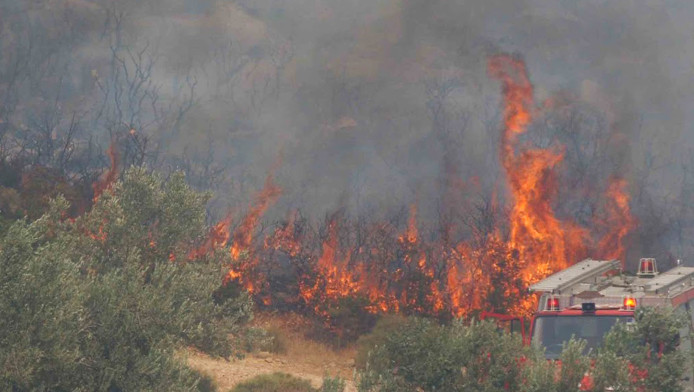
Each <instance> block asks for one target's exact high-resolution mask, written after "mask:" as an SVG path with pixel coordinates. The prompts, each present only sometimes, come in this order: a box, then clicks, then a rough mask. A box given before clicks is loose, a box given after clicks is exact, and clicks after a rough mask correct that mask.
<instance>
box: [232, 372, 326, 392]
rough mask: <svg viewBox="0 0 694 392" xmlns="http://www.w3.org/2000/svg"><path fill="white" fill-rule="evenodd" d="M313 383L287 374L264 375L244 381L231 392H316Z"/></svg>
mask: <svg viewBox="0 0 694 392" xmlns="http://www.w3.org/2000/svg"><path fill="white" fill-rule="evenodd" d="M315 391H316V389H314V388H313V387H312V386H311V383H310V382H309V381H307V380H303V379H300V378H297V377H294V376H292V375H290V374H286V373H279V372H278V373H272V374H262V375H260V376H256V377H253V378H252V379H250V380H248V381H244V382H242V383H240V384H238V385H237V386H235V387H234V388H232V389H231V391H230V392H315Z"/></svg>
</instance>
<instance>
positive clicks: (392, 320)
mask: <svg viewBox="0 0 694 392" xmlns="http://www.w3.org/2000/svg"><path fill="white" fill-rule="evenodd" d="M406 322H407V319H406V318H405V317H403V316H398V315H384V316H381V317H380V318H379V319H378V321H377V322H376V325H375V326H374V327H373V329H372V330H371V332H369V333H367V334H365V335H362V336H360V337H359V338H358V339H357V354H356V357H355V359H354V365H355V366H356V367H357V369H364V368H366V363H367V361H368V358H369V352H370V351H371V350H372V349H373V348H374V347H377V346H381V345H383V344H384V343H385V342H386V341H387V340H388V337H389V336H390V335H391V334H393V333H394V332H395V331H397V330H398V328H401V327H402V326H403V325H404V324H405V323H406Z"/></svg>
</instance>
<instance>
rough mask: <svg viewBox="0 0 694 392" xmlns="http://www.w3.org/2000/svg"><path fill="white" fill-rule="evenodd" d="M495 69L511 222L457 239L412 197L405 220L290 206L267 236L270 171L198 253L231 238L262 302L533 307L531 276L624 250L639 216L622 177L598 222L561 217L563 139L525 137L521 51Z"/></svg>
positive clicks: (238, 276)
mask: <svg viewBox="0 0 694 392" xmlns="http://www.w3.org/2000/svg"><path fill="white" fill-rule="evenodd" d="M488 70H489V75H490V76H491V77H492V78H494V79H496V80H498V81H499V82H500V83H501V88H502V100H503V103H502V104H503V124H502V126H501V132H502V137H501V141H500V146H499V160H500V162H501V164H502V168H503V170H504V173H505V178H506V181H507V182H506V187H505V189H506V190H507V192H508V196H509V197H508V200H509V204H510V205H509V206H508V215H507V216H508V222H507V224H506V225H504V226H503V227H495V228H493V230H491V232H486V233H474V234H473V236H474V238H472V239H467V240H466V241H459V242H451V240H450V238H449V236H448V235H438V236H436V235H432V236H427V239H426V240H425V239H424V238H423V235H422V230H421V228H420V227H419V222H418V218H417V209H418V206H417V205H416V204H412V205H411V206H410V209H409V216H408V219H407V222H406V225H405V227H403V228H398V227H395V226H393V225H392V224H390V223H379V222H376V223H370V224H366V223H363V222H362V223H355V222H351V221H349V220H348V219H346V218H344V217H343V216H342V214H340V213H336V214H333V215H332V216H330V217H328V218H326V221H325V223H324V225H323V226H322V228H321V229H320V230H318V231H317V232H312V231H311V230H309V229H307V224H306V222H305V221H303V220H301V219H298V218H297V216H298V214H297V212H296V211H293V212H292V213H290V214H289V217H288V219H287V220H286V221H285V222H283V223H282V224H280V225H279V226H278V227H277V228H275V229H274V231H272V232H270V233H268V234H267V235H266V236H265V237H262V236H259V234H258V233H257V231H258V223H259V221H260V219H261V218H262V216H263V214H264V213H265V211H266V210H267V209H268V208H269V206H271V205H272V204H273V203H274V202H275V201H276V200H277V199H278V198H279V196H280V194H281V189H280V188H279V187H278V186H277V185H276V184H275V183H274V180H273V176H272V175H269V176H268V178H267V180H266V182H265V186H264V188H263V189H262V190H261V191H260V192H259V193H258V195H257V196H256V197H255V199H254V202H253V203H252V204H251V206H250V207H249V211H248V213H247V214H246V215H245V216H244V217H243V218H242V219H241V221H240V223H239V224H238V226H237V227H236V229H235V230H233V234H230V233H231V229H230V227H231V218H230V216H228V217H227V218H226V219H225V220H223V221H222V222H220V223H219V224H217V225H216V226H215V227H214V228H213V229H212V230H211V232H210V235H209V237H208V238H207V240H206V241H205V242H204V243H203V244H202V245H201V246H200V248H199V249H198V250H196V251H195V252H192V253H191V258H198V257H202V256H204V255H205V254H207V253H209V252H210V251H212V250H214V249H217V248H221V247H225V246H227V242H229V241H231V243H230V244H229V246H230V250H229V252H230V254H229V258H230V265H231V269H230V271H229V273H228V275H227V278H226V281H225V282H226V283H228V284H239V285H240V286H241V287H243V288H245V289H246V290H248V292H249V293H251V295H253V297H254V298H255V299H256V302H257V303H258V304H259V305H261V306H276V307H280V308H281V307H291V308H292V309H304V310H305V311H307V312H310V313H312V314H315V315H318V316H320V317H322V318H324V319H325V320H327V321H328V322H329V321H330V318H331V317H332V316H331V312H330V311H329V309H330V308H331V306H339V304H340V303H341V302H342V301H361V302H359V303H360V304H361V305H360V306H361V308H362V310H363V311H366V312H371V313H405V314H421V315H430V316H435V317H442V318H450V317H466V316H470V315H474V314H476V313H477V312H479V311H480V310H487V311H495V312H506V313H511V314H519V315H523V314H528V313H529V312H531V311H532V310H533V308H534V307H535V298H534V297H530V296H528V294H527V293H526V292H527V290H526V289H527V287H528V286H529V285H530V284H532V283H534V282H536V281H538V280H539V279H542V278H544V277H546V276H547V275H549V274H551V273H553V272H555V271H558V270H560V269H563V268H566V267H567V266H569V265H571V263H573V262H575V261H577V260H580V259H581V258H582V257H585V256H589V255H590V256H592V257H602V258H623V257H624V253H625V250H624V247H625V238H626V236H627V235H628V233H629V232H630V231H631V230H632V229H633V228H634V227H635V225H636V222H635V220H634V218H633V217H632V216H631V213H630V209H629V197H628V194H627V191H626V188H627V183H626V181H624V180H622V179H614V180H613V181H612V182H611V183H610V185H609V187H608V189H607V192H606V196H605V212H606V215H607V217H606V218H605V219H604V220H602V221H601V222H598V223H599V224H598V223H596V227H597V226H600V227H602V231H600V232H599V233H594V232H592V231H591V230H589V229H588V228H586V227H582V226H580V225H578V224H577V223H575V222H572V221H567V220H562V219H560V218H558V217H557V216H556V215H555V213H554V210H553V204H554V203H555V197H556V195H557V193H558V192H557V191H558V187H559V183H558V176H557V173H556V170H557V168H559V167H560V166H561V164H562V160H563V157H564V153H563V148H562V146H560V145H556V146H553V147H550V148H545V149H542V148H537V147H534V146H532V145H530V144H529V143H527V142H524V141H523V136H524V135H525V134H526V133H527V131H528V127H529V126H530V125H531V124H532V121H533V117H534V113H536V112H537V110H536V108H535V103H534V97H533V86H532V84H531V82H530V80H529V77H528V73H527V70H526V66H525V63H524V62H523V61H522V60H521V59H520V58H518V57H514V56H509V55H498V56H494V57H491V58H490V59H489V62H488ZM461 189H462V188H461ZM492 204H493V208H498V207H497V206H496V202H494V203H492ZM358 225H360V226H359V227H357V226H358ZM259 237H261V238H259ZM432 238H433V239H432Z"/></svg>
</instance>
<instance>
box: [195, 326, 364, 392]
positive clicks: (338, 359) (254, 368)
mask: <svg viewBox="0 0 694 392" xmlns="http://www.w3.org/2000/svg"><path fill="white" fill-rule="evenodd" d="M254 324H255V325H256V326H259V327H264V328H267V327H275V328H276V329H279V330H281V331H282V333H283V334H284V337H285V338H286V339H285V340H286V344H285V346H286V353H283V354H274V353H267V352H256V353H250V354H248V355H246V357H245V358H244V359H240V360H239V359H231V360H229V361H226V360H224V359H219V358H211V357H209V356H207V355H205V354H201V353H199V352H196V351H192V350H191V351H189V352H188V363H189V364H190V365H191V366H192V367H193V368H195V369H198V370H199V371H202V372H204V373H206V374H208V375H209V376H211V377H212V378H213V379H214V380H215V382H216V384H217V386H218V388H219V391H220V392H227V391H228V390H229V389H231V388H232V387H233V386H235V385H236V384H238V383H239V382H241V381H244V380H247V379H249V378H252V377H255V376H257V375H260V374H264V373H273V372H284V373H289V374H292V375H294V376H296V377H301V378H304V379H307V380H310V381H311V383H312V384H313V386H314V387H316V388H317V387H320V385H321V383H322V380H323V377H324V376H325V375H330V376H333V377H334V376H336V375H337V376H340V377H342V378H343V379H345V380H347V388H346V389H345V392H355V391H356V388H355V387H354V383H353V382H352V379H353V374H354V356H355V349H354V348H347V349H343V350H339V351H335V350H332V349H331V348H329V347H328V346H326V345H325V344H322V343H318V342H315V341H311V340H308V339H306V338H305V337H304V333H303V330H304V327H305V322H303V320H301V319H300V318H298V317H294V316H289V317H281V318H280V317H275V316H269V315H259V316H258V317H257V318H256V320H255V321H254Z"/></svg>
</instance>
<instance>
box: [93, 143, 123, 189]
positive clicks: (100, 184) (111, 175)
mask: <svg viewBox="0 0 694 392" xmlns="http://www.w3.org/2000/svg"><path fill="white" fill-rule="evenodd" d="M106 155H108V158H109V161H110V162H111V166H110V167H109V169H108V171H106V173H105V174H104V175H102V176H101V178H100V179H98V180H97V181H96V182H94V183H93V184H92V190H93V191H94V197H93V199H92V200H93V202H94V203H96V202H97V200H99V197H101V195H102V194H103V193H104V192H105V191H106V190H108V189H109V188H111V185H113V183H114V182H115V181H116V178H118V166H119V165H120V155H119V154H118V150H117V149H116V143H115V142H111V144H110V145H109V146H108V150H106Z"/></svg>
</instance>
